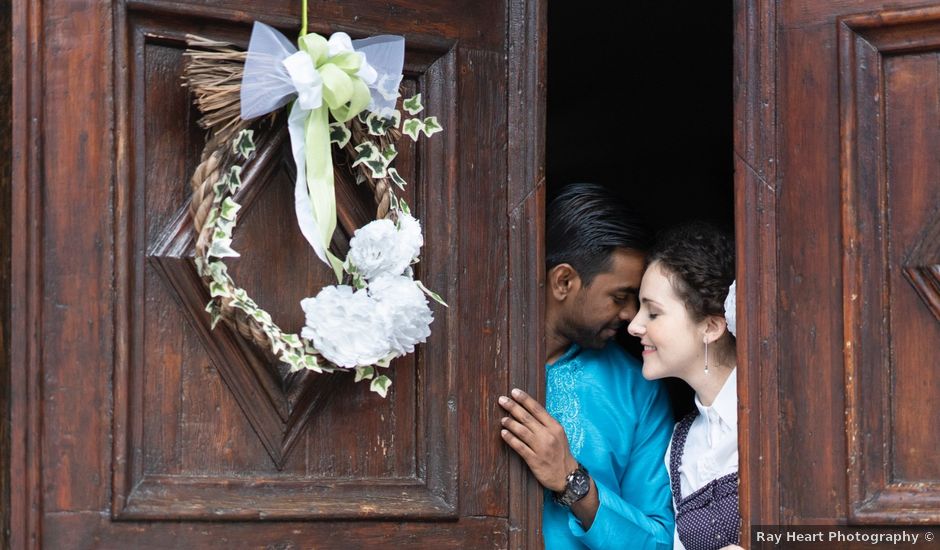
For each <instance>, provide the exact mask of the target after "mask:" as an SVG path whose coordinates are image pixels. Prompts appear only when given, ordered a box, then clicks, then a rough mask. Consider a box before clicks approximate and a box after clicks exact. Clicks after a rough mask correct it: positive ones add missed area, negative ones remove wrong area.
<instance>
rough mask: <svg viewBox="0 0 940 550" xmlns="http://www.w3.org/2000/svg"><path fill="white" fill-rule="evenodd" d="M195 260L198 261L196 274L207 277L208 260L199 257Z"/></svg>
mask: <svg viewBox="0 0 940 550" xmlns="http://www.w3.org/2000/svg"><path fill="white" fill-rule="evenodd" d="M195 260H196V273H198V274H199V276H200V277H205V276H206V273H207V271H206V268H207V264H206V259H205V258H201V257H198V256H197V257H196V259H195Z"/></svg>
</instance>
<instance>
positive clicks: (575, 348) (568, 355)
mask: <svg viewBox="0 0 940 550" xmlns="http://www.w3.org/2000/svg"><path fill="white" fill-rule="evenodd" d="M579 351H581V346H579V345H578V344H575V343H573V342H572V343H571V345H570V346H568V349H566V350H565V353H562V354H561V357H559V358H558V359H555V362H554V363H551V364H548V363H545V366H546V367H547V368H551V367H554V366H555V365H561V364H564V363H567V362H568V361H570V360H571V359H573V358H574V356H575V355H577V354H578V352H579Z"/></svg>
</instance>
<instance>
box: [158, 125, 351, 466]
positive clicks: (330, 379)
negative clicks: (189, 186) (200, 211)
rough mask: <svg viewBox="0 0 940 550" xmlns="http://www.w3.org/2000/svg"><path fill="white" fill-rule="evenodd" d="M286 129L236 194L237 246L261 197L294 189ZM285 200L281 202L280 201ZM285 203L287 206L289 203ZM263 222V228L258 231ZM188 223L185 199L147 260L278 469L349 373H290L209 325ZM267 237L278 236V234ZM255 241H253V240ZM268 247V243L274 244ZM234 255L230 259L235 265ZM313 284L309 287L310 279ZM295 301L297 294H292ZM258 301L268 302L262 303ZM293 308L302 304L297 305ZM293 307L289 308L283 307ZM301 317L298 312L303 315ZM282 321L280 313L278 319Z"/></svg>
mask: <svg viewBox="0 0 940 550" xmlns="http://www.w3.org/2000/svg"><path fill="white" fill-rule="evenodd" d="M285 134H286V132H283V131H282V132H279V133H278V134H277V135H276V136H274V137H273V139H268V140H267V141H266V142H262V143H261V144H259V150H258V155H257V157H256V159H255V160H254V161H252V162H251V163H250V164H249V165H248V167H247V169H246V171H245V172H244V174H243V177H242V181H243V182H244V185H243V186H242V188H241V189H240V190H239V193H238V194H237V195H236V196H235V200H236V202H238V203H239V204H241V205H242V209H241V211H240V214H239V224H240V227H239V228H238V229H236V235H235V236H236V249H237V248H238V247H237V243H238V242H239V241H238V234H239V233H238V232H239V230H241V231H245V230H247V229H248V228H247V227H245V226H250V225H252V224H251V217H252V213H253V212H254V211H256V210H258V207H257V206H258V203H259V202H261V201H264V200H266V199H269V198H271V195H273V194H274V193H272V191H274V189H272V188H273V187H275V186H279V187H281V190H280V191H281V193H280V195H281V196H288V197H289V196H290V194H291V193H292V189H293V187H292V186H293V174H291V173H289V165H288V164H287V163H288V162H289V160H288V159H289V156H288V155H286V154H285V153H286V151H285V149H284V142H285V141H286V140H285ZM280 202H281V203H283V202H284V201H280ZM348 205H349V203H348V202H342V203H340V204H338V205H337V207H338V209H341V210H345V211H344V213H343V216H341V217H342V219H348V220H352V219H356V218H360V217H361V216H362V214H361V213H360V212H355V211H351V209H350V208H349V206H348ZM279 206H280V207H281V208H280V209H281V211H283V212H286V214H285V215H287V216H288V217H289V215H291V214H292V210H291V209H290V208H285V205H284V204H279ZM287 206H289V205H287ZM262 223H263V220H262ZM263 229H264V228H262V230H263ZM193 235H194V232H193V228H192V220H191V218H190V216H189V214H188V205H183V206H182V207H181V208H180V211H179V213H178V214H177V215H176V217H175V219H174V220H173V222H172V225H171V226H170V227H169V228H167V230H166V231H164V238H163V239H162V240H161V241H159V242H158V243H157V245H156V246H155V247H154V248H153V250H152V251H150V253H149V257H148V261H149V262H151V263H152V264H153V265H154V266H155V267H156V268H157V272H158V273H159V274H160V275H161V277H162V278H163V279H164V281H165V282H166V283H167V284H168V285H169V287H170V288H171V289H172V290H173V292H174V293H175V294H176V298H177V300H178V301H179V304H180V307H181V308H182V310H183V311H184V312H185V313H186V315H187V316H188V317H189V320H190V323H191V324H192V326H193V328H194V329H195V331H196V333H197V334H198V335H199V337H200V338H201V339H202V341H203V345H204V346H205V348H206V350H207V351H208V352H209V354H210V355H211V356H212V358H213V362H214V363H215V364H216V366H217V368H218V370H219V373H220V374H221V376H222V378H223V380H224V381H225V384H226V386H227V387H228V388H229V390H231V392H232V395H233V396H234V397H235V399H236V401H237V402H238V404H239V406H240V407H241V409H242V411H243V412H244V413H245V416H246V417H247V419H248V421H249V422H250V423H251V426H252V428H254V431H255V433H256V434H257V435H258V437H259V438H260V440H261V442H262V443H263V444H264V447H265V449H266V450H267V452H268V454H269V455H270V456H271V459H272V460H273V461H274V463H275V465H276V466H277V467H278V468H281V467H282V466H283V464H284V461H285V460H286V458H287V455H288V453H289V452H290V450H291V448H292V447H293V445H294V444H295V443H296V442H297V439H298V435H299V434H300V432H301V430H302V429H303V428H304V426H305V425H306V423H307V421H308V420H310V416H311V414H312V413H313V411H314V410H315V409H316V408H317V406H318V404H320V403H321V401H322V400H323V397H324V396H325V395H327V394H328V393H329V391H330V390H331V388H332V387H333V385H334V384H335V383H336V382H337V381H338V380H339V379H343V381H345V382H348V380H345V379H346V378H348V377H344V376H343V375H339V376H327V375H318V374H316V373H313V372H309V371H300V372H297V373H294V374H290V373H289V372H288V370H287V368H286V366H285V365H283V364H281V363H279V362H276V361H274V360H272V359H271V358H270V357H269V356H268V355H267V354H265V353H264V352H263V350H260V349H258V348H257V347H256V346H254V345H253V344H251V343H250V342H249V341H247V340H245V339H244V338H242V337H241V335H239V334H238V332H237V331H236V330H234V328H233V327H230V326H227V325H225V324H224V323H219V324H218V325H217V326H216V328H215V329H214V330H213V329H211V328H210V325H209V316H208V314H207V313H206V312H205V311H204V307H205V304H206V303H207V302H208V301H209V294H208V292H207V291H206V289H205V287H204V285H203V284H202V281H201V280H200V279H199V276H198V275H197V273H196V270H195V266H194V263H193V250H194V241H193ZM269 238H270V239H271V240H272V241H273V240H279V239H281V238H282V237H281V236H279V235H270V236H269ZM347 240H348V237H347V235H346V233H345V232H344V231H343V229H342V228H341V229H339V230H337V232H336V235H335V237H334V250H344V249H345V247H346V243H347ZM256 242H257V241H256ZM272 246H273V243H272ZM243 251H244V254H243V258H244V259H245V261H248V260H249V259H250V257H251V251H248V250H243ZM238 262H239V260H229V262H228V263H229V264H237V263H238ZM285 264H286V265H284V266H283V267H279V266H272V269H270V270H265V273H267V274H268V275H269V276H271V275H272V274H274V273H276V272H277V270H278V269H282V270H287V269H290V268H291V266H292V263H291V262H289V261H288V260H287V259H285ZM239 271H244V270H239V269H237V268H233V269H232V273H233V277H234V278H235V280H236V282H237V283H239V284H244V282H243V281H241V282H240V280H239V278H238V273H239ZM318 271H319V272H320V273H319V274H320V277H317V278H316V279H319V280H321V281H322V280H324V279H325V280H326V281H325V282H326V283H327V284H328V283H329V277H331V275H330V273H329V271H328V270H326V269H319V270H318ZM312 286H313V285H312ZM294 301H295V302H298V303H299V300H296V299H295V300H294ZM262 307H266V306H265V305H262ZM295 309H298V310H299V306H298V307H297V308H295ZM285 311H290V310H285ZM296 317H297V315H294V319H292V320H291V321H292V322H290V323H288V324H287V325H283V326H282V328H284V329H285V330H289V331H291V332H295V333H296V332H297V331H298V329H299V326H298V324H299V323H298V321H297V319H296ZM301 319H302V315H301ZM275 321H276V322H279V323H282V324H283V322H284V321H285V319H283V318H275Z"/></svg>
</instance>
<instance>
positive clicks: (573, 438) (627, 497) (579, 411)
mask: <svg viewBox="0 0 940 550" xmlns="http://www.w3.org/2000/svg"><path fill="white" fill-rule="evenodd" d="M547 241H548V243H547V244H548V246H547V257H546V263H547V273H546V312H545V341H546V352H547V358H546V365H545V368H546V382H547V392H546V401H547V402H546V405H547V408H548V411H546V409H545V408H542V406H541V405H539V404H538V403H537V402H536V401H535V400H534V399H532V398H531V397H529V396H528V395H526V394H525V393H524V392H522V391H521V390H518V389H514V390H513V391H512V393H511V396H512V397H506V396H504V397H500V398H499V404H500V405H501V406H502V407H503V408H504V409H505V410H506V411H507V412H508V413H509V414H508V415H507V416H506V417H504V418H503V419H502V420H501V424H502V429H501V432H500V433H501V435H502V437H503V439H504V440H505V441H506V443H507V444H508V445H509V446H510V447H511V448H512V449H513V450H515V451H516V452H517V453H519V455H520V456H521V457H522V458H523V460H525V461H526V463H527V464H528V466H529V469H530V470H531V471H532V473H533V474H534V475H535V477H536V479H538V481H539V483H541V484H542V486H544V487H545V488H546V495H545V503H544V509H543V520H542V527H543V534H544V539H545V547H546V548H548V549H555V548H585V547H586V548H593V549H601V548H631V549H634V548H635V549H646V548H650V549H652V548H671V547H672V541H673V523H674V520H673V510H672V503H671V502H670V498H671V497H670V490H669V477H668V473H667V472H666V468H665V466H664V464H663V456H664V453H665V452H666V447H667V445H668V444H669V438H670V436H671V434H672V413H671V409H670V406H669V401H668V398H667V396H666V393H665V391H664V389H663V388H662V387H661V386H660V385H659V384H658V383H656V382H650V381H647V380H645V379H644V378H643V376H642V373H641V370H642V366H641V365H640V363H639V362H638V361H637V360H636V359H634V358H633V357H631V356H629V355H628V354H627V353H625V352H624V350H623V349H622V348H620V346H618V345H617V344H616V343H614V342H613V341H612V340H611V338H612V337H613V336H614V335H615V334H616V333H617V331H618V330H620V329H622V328H623V327H624V326H626V324H627V323H629V321H630V320H631V319H632V318H633V316H634V315H635V314H636V311H637V307H638V304H637V295H638V291H639V286H640V280H641V278H642V276H643V271H644V269H645V253H644V251H645V250H646V249H647V247H648V244H649V242H648V241H649V239H648V236H647V233H646V231H645V230H644V229H643V228H642V227H641V226H640V225H638V224H637V223H636V220H635V216H632V215H631V214H630V212H629V211H628V210H627V209H626V208H625V207H624V205H623V204H622V203H621V202H620V201H619V200H618V199H617V198H616V197H615V196H612V195H611V194H610V193H609V192H608V191H607V190H606V189H604V188H603V187H602V186H600V185H595V184H576V185H570V186H568V187H566V188H565V189H564V190H563V191H562V193H561V194H560V195H559V196H558V197H557V198H556V199H555V200H554V201H552V203H551V205H550V206H549V208H548V217H547ZM556 419H557V421H556Z"/></svg>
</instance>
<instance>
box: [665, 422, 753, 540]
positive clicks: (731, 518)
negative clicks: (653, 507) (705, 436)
mask: <svg viewBox="0 0 940 550" xmlns="http://www.w3.org/2000/svg"><path fill="white" fill-rule="evenodd" d="M696 416H698V411H697V410H695V411H692V412H691V413H689V414H688V415H687V416H686V417H685V418H683V419H682V420H681V421H680V422H679V425H678V426H676V431H675V433H674V434H673V435H672V450H671V451H670V453H669V474H670V476H671V477H672V498H673V499H674V500H675V503H676V530H677V531H678V532H679V540H681V541H682V544H683V545H684V546H685V548H686V550H718V549H720V548H723V547H725V546H727V545H729V544H738V541H739V538H740V534H741V514H740V512H739V511H738V473H737V472H734V473H730V474H728V475H725V476H722V477H719V478H718V479H713V480H712V481H710V482H708V483H707V484H705V486H703V487H702V488H700V489H699V490H697V491H695V492H694V493H692V494H691V495H687V496H686V497H685V498H682V483H681V481H680V479H679V465H680V464H681V463H682V452H683V450H684V449H685V440H686V438H687V437H688V435H689V428H691V427H692V421H693V420H695V417H696Z"/></svg>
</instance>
